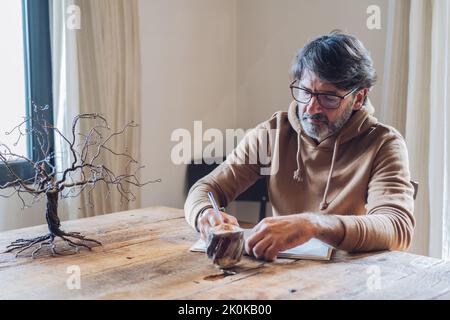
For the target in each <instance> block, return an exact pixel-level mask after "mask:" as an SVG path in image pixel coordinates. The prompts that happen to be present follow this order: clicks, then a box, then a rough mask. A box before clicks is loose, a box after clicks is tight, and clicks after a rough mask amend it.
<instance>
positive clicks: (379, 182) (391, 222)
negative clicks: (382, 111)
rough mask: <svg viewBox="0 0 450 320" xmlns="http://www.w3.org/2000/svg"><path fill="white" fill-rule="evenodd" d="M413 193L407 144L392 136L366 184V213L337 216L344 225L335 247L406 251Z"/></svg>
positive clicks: (376, 158)
mask: <svg viewBox="0 0 450 320" xmlns="http://www.w3.org/2000/svg"><path fill="white" fill-rule="evenodd" d="M413 195H414V187H413V186H412V184H411V181H410V172H409V163H408V152H407V149H406V144H405V142H404V140H403V138H401V137H400V136H398V135H395V136H394V137H393V138H390V139H389V140H387V141H386V142H385V143H384V144H383V145H382V147H381V149H380V150H379V152H378V154H377V156H376V157H375V160H374V163H373V166H372V172H371V179H370V182H369V186H368V195H367V206H366V208H367V215H365V216H339V218H340V220H341V221H342V223H343V224H344V226H345V237H344V240H343V241H342V243H341V244H340V245H339V246H338V249H341V250H345V251H349V252H358V251H375V250H407V249H408V248H409V246H410V245H411V240H412V236H413V231H414V225H415V220H414V217H413V211H414V199H413Z"/></svg>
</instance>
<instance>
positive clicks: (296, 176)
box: [294, 131, 304, 182]
mask: <svg viewBox="0 0 450 320" xmlns="http://www.w3.org/2000/svg"><path fill="white" fill-rule="evenodd" d="M301 146H302V137H301V132H300V131H299V132H298V135H297V170H295V172H294V180H295V181H296V182H303V176H304V174H303V170H302V163H303V160H302V152H301Z"/></svg>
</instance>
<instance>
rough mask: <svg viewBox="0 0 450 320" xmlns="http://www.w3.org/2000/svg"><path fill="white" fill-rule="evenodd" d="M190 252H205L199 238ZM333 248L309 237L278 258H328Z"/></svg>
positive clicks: (249, 232)
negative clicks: (308, 239) (306, 240)
mask: <svg viewBox="0 0 450 320" xmlns="http://www.w3.org/2000/svg"><path fill="white" fill-rule="evenodd" d="M250 234H251V229H245V230H244V237H245V238H247V237H248V236H249V235H250ZM190 251H192V252H206V245H205V242H204V241H203V240H202V239H200V240H198V241H197V242H196V243H195V244H194V245H193V246H192V247H191V248H190ZM332 253H333V248H332V247H330V246H329V245H327V244H325V243H324V242H322V241H320V240H317V239H311V240H310V241H308V242H306V243H304V244H302V245H299V246H297V247H295V248H292V249H289V250H286V251H283V252H280V253H279V254H278V258H285V259H304V260H330V259H331V255H332Z"/></svg>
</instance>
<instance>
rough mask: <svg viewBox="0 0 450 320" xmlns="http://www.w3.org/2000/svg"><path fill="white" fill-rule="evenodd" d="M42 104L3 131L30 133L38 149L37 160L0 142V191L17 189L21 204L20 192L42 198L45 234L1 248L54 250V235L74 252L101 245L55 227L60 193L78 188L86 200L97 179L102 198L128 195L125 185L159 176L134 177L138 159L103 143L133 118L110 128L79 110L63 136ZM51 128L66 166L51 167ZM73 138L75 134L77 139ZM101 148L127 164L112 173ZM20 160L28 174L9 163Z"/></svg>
mask: <svg viewBox="0 0 450 320" xmlns="http://www.w3.org/2000/svg"><path fill="white" fill-rule="evenodd" d="M45 109H46V107H43V108H42V107H37V106H34V112H33V115H32V116H31V117H29V118H26V119H24V121H23V122H22V123H20V124H19V125H17V126H16V127H14V128H13V129H12V130H11V131H9V132H7V133H6V134H7V135H11V134H17V135H18V139H17V141H16V143H15V145H17V143H18V142H19V141H20V139H24V138H31V137H34V140H35V141H36V142H37V143H36V144H37V148H38V149H39V153H40V154H41V155H42V157H41V158H42V160H40V161H37V162H35V161H33V160H31V159H30V158H28V157H26V156H23V155H19V154H16V153H14V152H13V151H12V150H11V148H9V147H8V146H6V145H5V144H0V165H3V166H5V167H6V169H7V172H8V174H9V178H10V179H11V180H10V182H8V183H6V184H4V185H0V191H3V192H4V191H5V190H7V191H9V192H8V194H6V195H5V194H1V193H0V197H3V198H9V197H12V196H14V195H17V196H18V197H19V199H20V201H21V202H22V204H23V207H24V208H25V207H29V205H27V201H26V199H25V198H24V195H25V194H28V195H31V198H32V199H33V200H32V204H34V203H36V202H37V201H40V200H41V199H43V198H45V199H46V200H47V208H46V213H45V217H46V220H47V224H48V229H49V233H48V234H47V235H44V236H41V237H37V238H34V239H19V240H16V241H14V242H13V243H11V244H10V245H9V246H8V247H7V251H6V253H10V252H16V257H17V256H18V255H19V254H21V253H23V252H26V251H31V250H33V251H31V256H32V257H33V258H35V256H36V254H37V253H38V252H39V251H40V250H42V249H43V248H44V247H48V248H49V249H50V251H51V253H52V254H54V255H60V254H62V253H61V252H58V250H57V249H56V242H55V239H56V238H60V239H62V240H63V241H64V243H65V244H66V245H67V246H68V247H69V248H72V251H74V253H77V252H78V251H79V249H80V248H87V249H89V250H91V248H92V246H96V245H101V243H100V242H99V241H97V240H94V239H89V238H87V237H85V236H84V235H82V234H81V233H78V232H70V233H67V232H64V231H63V230H61V223H60V219H59V217H58V200H59V199H60V198H61V199H64V198H71V197H78V196H80V195H81V193H83V192H87V194H88V199H89V200H88V203H87V205H91V206H92V205H93V204H92V197H91V194H92V192H93V191H94V188H95V187H96V185H97V184H99V183H104V184H105V185H106V186H107V190H108V192H107V194H106V198H108V197H109V196H110V194H111V191H114V189H115V190H117V192H118V194H119V195H120V197H121V202H123V201H127V202H129V201H133V200H135V199H136V196H135V194H134V193H133V191H132V190H131V188H130V187H133V186H134V187H143V186H145V185H147V184H149V183H156V182H160V180H156V181H149V182H145V183H141V182H140V181H139V179H138V171H139V170H140V169H142V168H143V167H142V166H139V165H138V161H136V160H135V159H134V158H133V157H132V156H131V155H129V154H128V153H127V151H126V150H125V151H124V152H119V151H115V150H112V149H111V148H110V147H109V146H108V142H110V141H111V140H112V139H114V138H115V137H117V136H119V135H122V134H124V133H125V132H126V130H128V129H130V128H135V127H137V125H136V124H135V123H134V122H130V123H127V124H126V125H125V126H124V127H123V128H122V129H121V130H119V131H111V129H110V127H109V125H108V122H107V120H106V119H105V118H104V117H103V116H101V115H99V114H81V115H78V116H77V117H75V118H74V120H73V125H72V132H71V133H72V136H71V137H70V138H68V137H66V136H65V135H64V134H63V133H61V131H60V130H58V128H56V127H54V126H53V125H51V124H49V123H48V122H47V121H46V120H44V118H43V116H42V113H41V111H44V110H45ZM81 121H90V122H92V124H91V125H90V126H88V127H89V128H90V129H89V130H87V132H84V133H80V132H78V130H77V129H78V127H79V124H80V122H81ZM52 133H54V134H55V136H56V135H57V136H59V137H60V138H61V141H62V142H63V143H65V144H67V147H68V150H69V153H70V154H71V158H70V159H71V161H72V164H71V166H70V167H69V168H61V170H59V168H58V169H57V168H56V167H55V164H54V159H55V154H54V151H53V150H52V149H51V143H50V137H51V134H52ZM77 138H78V139H77ZM105 153H109V155H113V156H117V157H125V158H126V159H127V166H126V168H124V172H125V173H123V174H120V175H116V174H115V173H114V172H112V170H110V169H108V167H106V166H105V164H104V163H102V156H104V154H105ZM18 160H20V161H23V162H25V163H26V164H27V165H28V166H30V167H31V168H32V172H33V174H34V175H33V176H31V177H25V178H24V177H23V176H20V175H19V174H18V173H17V172H16V170H15V169H14V166H13V165H12V164H13V162H14V161H18Z"/></svg>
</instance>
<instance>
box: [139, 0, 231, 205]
mask: <svg viewBox="0 0 450 320" xmlns="http://www.w3.org/2000/svg"><path fill="white" fill-rule="evenodd" d="M140 23H141V38H142V42H141V46H142V70H143V78H142V86H143V110H142V111H143V112H142V121H141V123H142V137H143V139H142V162H143V163H144V164H147V165H148V168H146V169H145V170H144V171H143V175H144V176H145V177H147V178H150V179H154V178H161V179H162V180H163V182H162V183H161V184H157V185H151V186H149V187H147V188H146V189H145V190H144V194H143V195H144V196H143V197H142V205H143V206H144V207H145V206H152V205H160V204H163V205H168V206H172V207H178V208H182V207H183V204H184V199H185V194H184V184H185V171H186V168H185V167H184V166H176V165H174V164H172V161H171V157H170V155H171V150H172V148H173V146H175V144H176V143H175V142H171V140H170V139H171V134H172V132H173V131H174V130H175V129H178V128H186V129H188V130H189V131H191V132H192V131H193V122H194V121H195V120H203V127H204V129H207V128H218V129H221V130H223V129H226V128H234V127H235V126H236V66H237V63H236V1H235V0H188V1H186V0H151V1H149V0H141V1H140Z"/></svg>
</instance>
